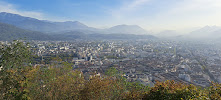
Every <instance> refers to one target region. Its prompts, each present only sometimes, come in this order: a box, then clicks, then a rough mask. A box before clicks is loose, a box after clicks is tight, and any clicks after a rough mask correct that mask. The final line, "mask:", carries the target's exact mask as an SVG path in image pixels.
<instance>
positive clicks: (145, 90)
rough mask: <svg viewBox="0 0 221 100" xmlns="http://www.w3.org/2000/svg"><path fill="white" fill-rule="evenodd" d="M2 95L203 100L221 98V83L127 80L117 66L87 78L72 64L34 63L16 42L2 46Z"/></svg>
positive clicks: (82, 99)
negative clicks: (152, 83) (203, 85)
mask: <svg viewBox="0 0 221 100" xmlns="http://www.w3.org/2000/svg"><path fill="white" fill-rule="evenodd" d="M0 47H1V48H0V66H2V67H3V68H2V69H1V71H0V99H1V100H2V99H9V100H14V99H17V100H22V99H24V100H26V99H31V100H44V99H49V100H69V99H71V100H73V99H78V100H88V99H92V100H93V99H94V100H97V99H99V100H100V99H102V100H103V99H117V100H119V99H126V100H127V99H128V100H131V99H144V100H146V99H147V100H182V99H184V100H187V99H194V100H204V99H211V100H217V99H221V85H220V84H216V83H213V84H212V85H211V87H208V88H206V89H201V88H200V87H196V86H194V85H185V84H182V83H176V82H174V81H166V82H157V83H156V84H155V86H154V87H147V86H143V85H141V84H139V83H132V82H127V81H126V79H124V78H123V77H122V76H121V73H120V72H118V71H117V70H116V69H115V68H111V69H109V70H108V71H106V75H103V76H98V75H96V74H94V75H92V76H91V77H90V79H89V80H85V78H84V75H83V74H82V73H81V72H80V71H78V70H72V65H71V64H69V63H65V62H64V63H62V64H60V65H59V66H60V67H55V66H56V65H54V64H53V65H48V66H34V67H33V66H31V65H30V64H29V63H30V56H31V55H30V52H29V50H28V48H27V47H26V45H24V44H22V43H20V42H15V43H14V44H12V45H11V46H0Z"/></svg>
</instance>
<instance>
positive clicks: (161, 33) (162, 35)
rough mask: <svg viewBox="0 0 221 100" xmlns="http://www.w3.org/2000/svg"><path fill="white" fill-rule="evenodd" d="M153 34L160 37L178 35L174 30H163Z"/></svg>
mask: <svg viewBox="0 0 221 100" xmlns="http://www.w3.org/2000/svg"><path fill="white" fill-rule="evenodd" d="M155 36H157V37H160V38H174V37H177V36H180V34H179V33H178V32H176V31H175V30H164V31H161V32H159V33H157V34H156V35H155Z"/></svg>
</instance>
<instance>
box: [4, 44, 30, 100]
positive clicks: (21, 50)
mask: <svg viewBox="0 0 221 100" xmlns="http://www.w3.org/2000/svg"><path fill="white" fill-rule="evenodd" d="M27 46H28V45H27V44H24V43H22V42H19V41H13V43H12V44H11V45H1V48H0V66H1V67H2V69H1V71H0V81H1V83H0V88H1V90H0V91H1V94H0V99H28V96H27V95H26V93H27V91H26V88H25V87H26V77H25V73H26V72H27V71H28V70H29V68H30V67H28V64H29V63H30V61H31V60H30V56H31V53H30V51H29V49H28V48H27Z"/></svg>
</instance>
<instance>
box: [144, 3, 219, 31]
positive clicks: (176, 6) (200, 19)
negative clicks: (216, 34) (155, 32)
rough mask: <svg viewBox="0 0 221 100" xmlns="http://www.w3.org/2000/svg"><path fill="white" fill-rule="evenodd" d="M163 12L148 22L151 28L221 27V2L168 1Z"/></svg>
mask: <svg viewBox="0 0 221 100" xmlns="http://www.w3.org/2000/svg"><path fill="white" fill-rule="evenodd" d="M168 2H169V5H165V7H164V9H161V12H158V13H157V14H156V16H155V17H153V18H152V19H151V20H148V21H149V23H152V24H151V27H155V28H167V29H168V28H169V29H181V28H188V27H198V26H200V27H202V26H205V25H221V20H220V17H221V12H220V9H221V0H182V1H181V0H180V1H174V0H168Z"/></svg>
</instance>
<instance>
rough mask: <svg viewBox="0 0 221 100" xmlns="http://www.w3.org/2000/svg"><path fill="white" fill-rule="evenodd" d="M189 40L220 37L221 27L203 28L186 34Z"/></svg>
mask: <svg viewBox="0 0 221 100" xmlns="http://www.w3.org/2000/svg"><path fill="white" fill-rule="evenodd" d="M188 36H189V37H191V38H218V37H221V27H218V26H205V27H203V28H201V29H198V30H195V31H193V32H191V33H190V34H188Z"/></svg>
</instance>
